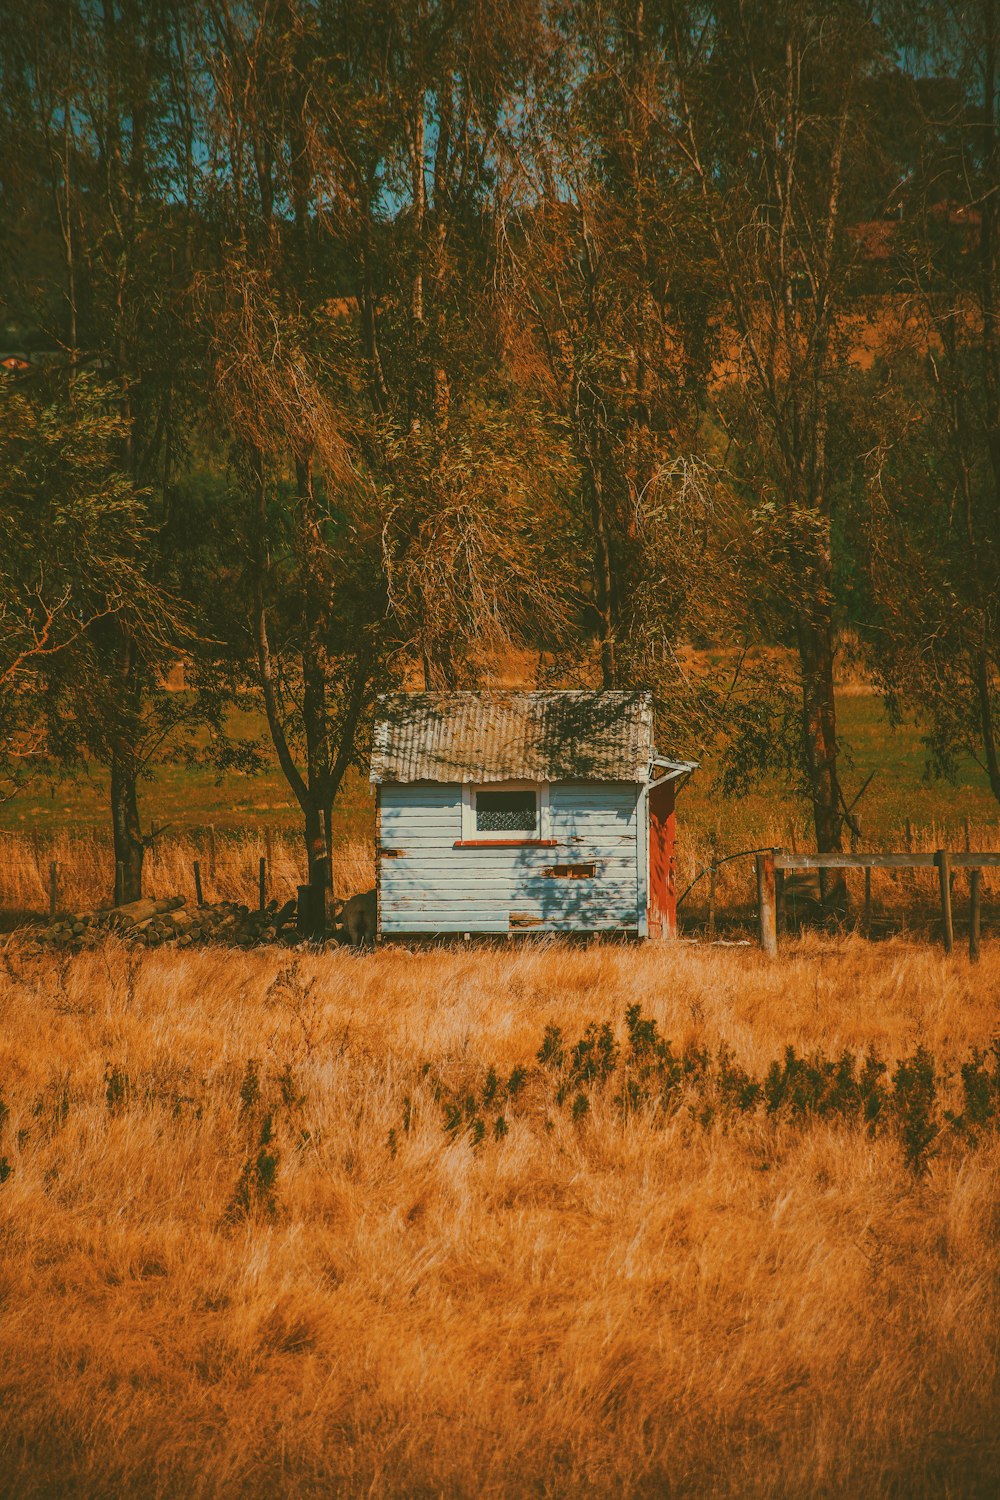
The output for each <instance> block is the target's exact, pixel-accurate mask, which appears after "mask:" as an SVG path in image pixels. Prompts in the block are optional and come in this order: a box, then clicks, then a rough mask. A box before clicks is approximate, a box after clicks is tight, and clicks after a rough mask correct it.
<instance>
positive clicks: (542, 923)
mask: <svg viewBox="0 0 1000 1500" xmlns="http://www.w3.org/2000/svg"><path fill="white" fill-rule="evenodd" d="M380 797H381V849H382V851H383V852H382V854H381V855H380V865H381V871H380V916H381V930H382V932H383V933H385V934H387V935H388V934H391V933H403V932H414V933H416V932H431V933H433V932H507V931H509V930H511V929H512V927H513V929H515V930H518V929H520V928H521V927H526V928H530V929H531V930H533V931H536V932H537V931H543V932H544V931H562V932H566V931H584V932H593V931H601V930H605V931H607V930H609V929H626V930H628V931H631V932H639V931H640V930H641V927H642V921H643V919H644V917H645V911H644V904H645V897H644V891H643V890H642V889H641V886H642V882H641V879H640V875H641V871H640V851H641V850H642V849H643V848H644V836H643V830H642V829H641V827H640V821H641V816H642V813H643V809H644V805H645V804H644V802H643V801H642V799H641V788H640V787H639V786H638V785H637V784H635V783H633V782H603V783H600V784H595V783H580V782H555V783H553V784H552V785H551V787H550V789H549V816H548V833H549V837H550V838H551V839H554V840H555V841H556V842H555V844H554V845H552V844H549V845H547V846H544V847H540V846H534V847H533V846H531V845H530V844H526V845H521V846H518V847H513V848H510V847H508V848H504V847H496V848H489V847H486V848H475V849H456V848H455V847H454V846H455V842H456V840H460V839H461V837H462V787H461V785H459V784H457V783H456V784H450V783H430V784H427V783H425V784H422V785H416V784H412V783H411V784H409V785H398V784H393V783H386V784H383V785H382V787H381V788H380ZM591 862H593V864H594V865H595V867H596V870H595V874H594V876H593V878H586V877H585V878H582V879H565V878H561V877H554V876H551V875H544V874H543V873H542V871H543V870H545V869H546V868H547V867H551V866H552V865H560V864H587V863H591ZM511 913H514V914H515V916H514V919H513V921H512V918H511Z"/></svg>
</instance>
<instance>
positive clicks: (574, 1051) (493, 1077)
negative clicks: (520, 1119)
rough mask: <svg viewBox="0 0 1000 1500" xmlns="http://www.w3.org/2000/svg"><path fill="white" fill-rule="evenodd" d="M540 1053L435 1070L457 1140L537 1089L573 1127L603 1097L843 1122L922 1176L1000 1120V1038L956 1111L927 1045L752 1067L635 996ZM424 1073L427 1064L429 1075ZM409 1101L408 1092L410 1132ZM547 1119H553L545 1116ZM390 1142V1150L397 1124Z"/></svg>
mask: <svg viewBox="0 0 1000 1500" xmlns="http://www.w3.org/2000/svg"><path fill="white" fill-rule="evenodd" d="M535 1062H536V1064H537V1066H536V1068H535V1069H534V1070H533V1072H531V1073H529V1071H528V1070H527V1069H526V1068H522V1067H518V1068H515V1069H514V1071H513V1072H512V1073H511V1075H510V1077H509V1079H508V1081H507V1082H506V1084H505V1083H503V1082H502V1081H501V1079H500V1076H499V1074H498V1072H497V1069H496V1068H495V1067H491V1068H490V1069H489V1070H488V1072H487V1074H486V1077H485V1081H484V1082H483V1083H482V1085H481V1086H479V1087H470V1086H466V1087H464V1088H463V1089H461V1090H458V1089H455V1088H453V1087H449V1086H448V1085H447V1084H446V1083H445V1082H444V1081H443V1079H442V1078H441V1076H440V1075H434V1087H433V1092H434V1099H435V1101H436V1102H437V1104H438V1105H439V1107H440V1110H441V1118H442V1124H443V1126H444V1130H445V1132H446V1133H447V1134H448V1135H449V1136H451V1137H452V1138H457V1137H458V1136H459V1135H461V1134H463V1133H467V1135H468V1138H469V1139H470V1140H471V1142H472V1144H473V1145H474V1146H479V1145H481V1144H482V1143H483V1142H484V1141H485V1139H486V1137H487V1133H488V1132H487V1125H486V1120H485V1118H484V1116H485V1115H486V1114H487V1113H489V1112H490V1111H493V1112H494V1113H495V1120H494V1126H493V1131H492V1134H493V1139H494V1140H502V1139H503V1137H504V1135H506V1133H507V1129H508V1117H509V1116H510V1115H511V1114H514V1113H519V1114H521V1115H523V1116H528V1115H530V1113H531V1110H532V1106H533V1104H537V1103H538V1101H539V1098H541V1100H542V1102H543V1103H544V1106H545V1107H546V1108H548V1106H549V1105H550V1104H554V1105H555V1106H556V1108H558V1109H562V1108H566V1109H568V1112H569V1115H570V1118H571V1120H572V1121H573V1122H574V1124H577V1125H580V1124H582V1122H583V1121H584V1120H585V1119H587V1118H588V1116H590V1114H591V1113H592V1104H593V1102H594V1101H595V1100H597V1099H606V1100H610V1102H611V1104H612V1106H613V1108H614V1109H615V1110H616V1111H617V1112H618V1113H619V1114H620V1115H621V1116H622V1117H630V1116H634V1117H637V1118H641V1119H644V1120H645V1121H647V1122H648V1124H649V1125H650V1126H651V1127H656V1126H657V1125H658V1124H662V1122H663V1121H664V1120H665V1119H667V1118H669V1117H671V1116H673V1115H676V1114H677V1113H679V1112H685V1113H686V1114H687V1116H688V1117H689V1118H690V1119H691V1120H692V1121H694V1122H695V1123H696V1124H697V1125H699V1126H701V1127H702V1128H704V1129H708V1128H709V1127H711V1126H712V1125H713V1124H716V1123H720V1124H722V1125H723V1126H726V1125H727V1124H729V1123H731V1122H732V1121H734V1120H736V1119H738V1118H740V1117H745V1118H756V1119H759V1120H773V1121H775V1122H787V1123H789V1124H791V1125H795V1126H803V1127H804V1126H806V1125H808V1124H809V1123H810V1122H811V1121H815V1120H839V1121H843V1122H844V1123H846V1124H849V1125H852V1126H854V1127H855V1128H857V1129H860V1130H863V1131H864V1132H866V1133H867V1134H869V1135H872V1136H874V1135H876V1134H886V1133H888V1134H891V1135H894V1136H895V1137H896V1139H898V1141H899V1143H900V1146H901V1148H902V1152H903V1158H904V1160H905V1162H906V1165H907V1166H908V1167H909V1169H910V1170H911V1171H912V1172H913V1173H914V1174H915V1175H918V1176H919V1175H921V1174H922V1173H923V1172H925V1171H926V1170H927V1167H928V1164H929V1162H930V1161H931V1159H932V1157H933V1156H934V1154H935V1152H936V1150H937V1149H938V1147H939V1145H940V1144H941V1143H942V1141H943V1140H944V1139H945V1137H947V1138H948V1139H950V1140H952V1141H955V1142H959V1143H962V1144H965V1145H966V1146H972V1147H974V1146H975V1145H976V1144H977V1143H978V1142H979V1140H980V1139H981V1138H982V1137H983V1136H984V1134H985V1133H986V1132H988V1131H996V1130H997V1129H998V1128H1000V1038H998V1039H997V1040H996V1041H995V1042H994V1043H993V1045H992V1046H991V1048H990V1049H989V1050H987V1051H978V1050H977V1051H976V1052H974V1053H973V1055H972V1057H971V1058H970V1059H969V1060H968V1061H967V1062H964V1063H962V1064H961V1065H960V1067H959V1070H958V1076H959V1077H960V1079H961V1087H962V1098H963V1103H964V1107H963V1108H962V1109H961V1110H960V1111H957V1112H954V1111H948V1110H945V1109H942V1107H941V1103H940V1098H941V1086H942V1084H943V1083H945V1082H950V1081H951V1080H952V1076H953V1075H951V1074H948V1075H942V1074H941V1072H940V1070H939V1069H938V1067H937V1064H936V1063H935V1059H934V1056H933V1054H932V1053H931V1052H930V1051H929V1050H928V1049H927V1048H926V1047H923V1046H920V1047H918V1048H917V1049H916V1051H915V1052H914V1053H913V1054H912V1055H910V1056H908V1057H904V1058H902V1059H901V1060H900V1061H899V1062H898V1063H897V1064H896V1067H895V1069H894V1070H893V1072H892V1076H891V1079H890V1077H889V1068H888V1065H887V1064H886V1063H885V1062H884V1061H883V1060H882V1059H881V1058H880V1057H879V1056H878V1053H877V1052H876V1051H875V1049H874V1048H871V1047H869V1049H868V1051H867V1052H866V1053H865V1054H864V1056H863V1057H860V1058H859V1057H858V1056H856V1055H855V1054H854V1053H852V1052H850V1051H848V1050H846V1049H845V1050H844V1051H843V1052H841V1053H840V1055H839V1056H837V1057H828V1056H827V1055H826V1054H825V1053H823V1052H822V1051H816V1052H813V1053H811V1054H809V1055H807V1056H804V1055H802V1054H800V1053H799V1052H797V1051H796V1049H795V1048H794V1047H792V1046H788V1047H786V1048H785V1050H784V1053H783V1055H782V1056H781V1058H776V1059H775V1060H774V1061H773V1062H772V1063H771V1064H770V1065H769V1067H768V1068H767V1069H766V1070H765V1072H764V1073H763V1075H762V1076H757V1075H756V1074H754V1073H753V1072H751V1071H750V1070H748V1069H747V1068H745V1067H744V1066H743V1065H742V1064H741V1063H740V1062H739V1061H738V1060H737V1059H736V1058H735V1057H734V1056H733V1054H732V1052H731V1051H730V1049H729V1048H728V1047H727V1046H726V1045H725V1044H722V1045H721V1046H719V1047H718V1048H717V1050H715V1051H714V1052H712V1051H710V1050H709V1049H708V1048H706V1047H703V1046H699V1045H697V1044H696V1043H689V1044H688V1045H687V1046H685V1047H684V1048H682V1049H681V1050H679V1051H678V1050H676V1049H675V1048H674V1046H673V1044H672V1043H671V1042H670V1040H669V1039H668V1038H666V1037H664V1036H661V1035H660V1032H659V1029H658V1026H657V1023H656V1021H655V1020H654V1019H653V1018H652V1017H649V1016H644V1015H643V1014H642V1008H641V1006H640V1005H630V1006H628V1007H627V1009H626V1011H625V1026H624V1035H623V1036H621V1037H619V1036H618V1035H617V1034H616V1032H615V1029H614V1027H613V1026H612V1025H611V1023H610V1022H604V1023H603V1024H598V1023H597V1022H591V1023H590V1025H588V1026H587V1028H586V1030H585V1031H584V1033H583V1035H582V1036H581V1037H579V1039H578V1040H577V1041H575V1042H572V1041H568V1040H567V1039H566V1038H565V1037H564V1035H563V1033H562V1030H561V1028H560V1027H558V1026H555V1025H549V1026H547V1027H546V1028H545V1033H544V1036H543V1038H542V1042H541V1045H540V1046H539V1048H538V1050H537V1052H536V1054H535ZM429 1073H430V1069H429V1067H426V1066H425V1069H424V1076H425V1077H427V1076H428V1075H429ZM532 1080H534V1081H536V1082H538V1083H539V1084H541V1086H542V1087H541V1090H540V1091H539V1090H538V1089H530V1088H528V1087H526V1086H527V1085H528V1084H529V1083H530V1082H531V1081H532ZM410 1109H411V1101H410V1099H409V1098H408V1099H407V1101H406V1114H405V1118H404V1127H403V1128H404V1131H407V1132H408V1131H409V1128H410ZM546 1124H547V1125H551V1120H550V1119H549V1118H548V1116H546ZM390 1144H391V1146H392V1149H393V1151H395V1145H396V1132H395V1130H393V1132H392V1140H391V1143H390Z"/></svg>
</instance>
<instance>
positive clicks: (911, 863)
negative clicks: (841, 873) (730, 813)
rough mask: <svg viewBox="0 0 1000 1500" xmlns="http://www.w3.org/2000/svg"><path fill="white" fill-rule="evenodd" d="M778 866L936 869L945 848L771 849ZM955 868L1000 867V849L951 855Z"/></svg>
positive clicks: (808, 868)
mask: <svg viewBox="0 0 1000 1500" xmlns="http://www.w3.org/2000/svg"><path fill="white" fill-rule="evenodd" d="M771 852H772V854H773V856H774V868H775V869H776V870H919V869H927V870H930V869H936V868H937V865H938V860H939V857H940V855H941V854H942V853H945V852H946V851H944V850H940V849H939V850H937V851H936V852H935V853H933V854H878V853H872V854H786V853H785V851H784V850H783V849H774V850H772V851H771ZM948 857H949V859H950V861H951V868H952V869H953V870H959V869H961V870H985V869H1000V853H995V852H994V853H990V854H972V853H965V854H951V853H950V852H949V855H948Z"/></svg>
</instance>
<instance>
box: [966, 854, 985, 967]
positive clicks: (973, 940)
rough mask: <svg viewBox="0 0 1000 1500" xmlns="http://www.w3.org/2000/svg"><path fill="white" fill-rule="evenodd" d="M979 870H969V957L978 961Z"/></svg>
mask: <svg viewBox="0 0 1000 1500" xmlns="http://www.w3.org/2000/svg"><path fill="white" fill-rule="evenodd" d="M982 873H983V872H982V871H981V870H970V871H969V958H970V959H971V960H972V962H973V963H974V964H977V963H978V962H979V897H980V883H981V881H982Z"/></svg>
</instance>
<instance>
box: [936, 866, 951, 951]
mask: <svg viewBox="0 0 1000 1500" xmlns="http://www.w3.org/2000/svg"><path fill="white" fill-rule="evenodd" d="M934 863H935V864H936V865H937V867H938V885H939V886H940V889H941V922H942V926H943V929H944V931H943V938H944V951H945V952H946V953H950V952H951V951H952V949H953V948H954V946H955V930H954V927H953V926H952V920H951V855H950V854H949V853H948V850H947V849H939V850H938V851H937V853H936V854H935V856H934Z"/></svg>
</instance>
